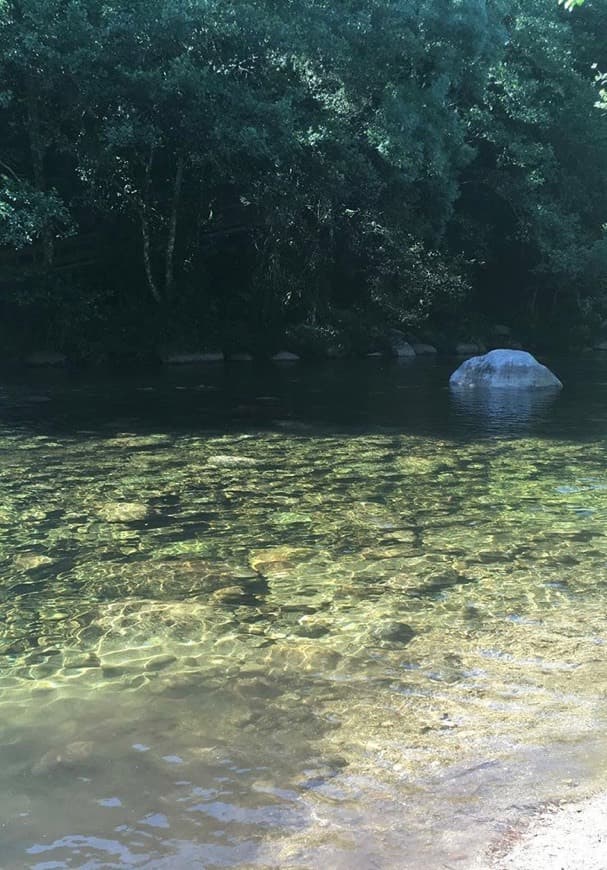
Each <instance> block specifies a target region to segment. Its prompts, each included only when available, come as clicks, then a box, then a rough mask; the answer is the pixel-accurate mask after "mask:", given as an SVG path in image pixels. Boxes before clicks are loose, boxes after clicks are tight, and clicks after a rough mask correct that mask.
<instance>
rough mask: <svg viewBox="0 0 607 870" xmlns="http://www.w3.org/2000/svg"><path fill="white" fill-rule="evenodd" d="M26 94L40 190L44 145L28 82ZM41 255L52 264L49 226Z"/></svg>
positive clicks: (43, 185)
mask: <svg viewBox="0 0 607 870" xmlns="http://www.w3.org/2000/svg"><path fill="white" fill-rule="evenodd" d="M27 88H28V95H27V118H28V128H29V129H28V133H29V140H30V154H31V158H32V170H33V176H34V184H35V185H36V187H37V188H38V190H40V191H41V192H44V191H45V190H46V173H45V171H44V158H45V154H46V146H45V144H44V141H43V137H42V133H41V131H40V113H39V111H38V101H37V99H36V96H35V94H34V93H33V90H32V85H31V84H29V83H28V85H27ZM42 257H43V263H44V265H45V266H46V267H47V268H50V267H51V266H52V265H53V260H54V257H55V246H54V241H53V233H52V230H51V228H50V227H44V228H43V230H42Z"/></svg>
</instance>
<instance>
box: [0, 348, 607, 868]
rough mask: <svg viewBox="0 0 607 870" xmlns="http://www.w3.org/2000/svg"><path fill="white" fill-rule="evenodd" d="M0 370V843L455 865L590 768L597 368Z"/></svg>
mask: <svg viewBox="0 0 607 870" xmlns="http://www.w3.org/2000/svg"><path fill="white" fill-rule="evenodd" d="M557 371H558V373H559V375H560V376H562V378H563V379H564V380H565V381H566V383H567V389H566V390H565V391H564V393H563V395H562V396H561V397H559V398H558V399H556V401H555V402H551V400H549V399H544V400H542V401H540V403H539V405H533V406H529V404H528V403H523V404H520V403H518V404H517V403H514V404H512V403H510V406H508V407H503V406H502V407H495V406H490V405H487V404H484V405H483V404H482V403H480V404H477V405H475V406H474V407H463V408H462V407H460V406H458V404H457V403H456V402H455V401H454V400H453V399H452V398H451V397H450V396H449V393H448V391H447V390H446V389H445V386H444V385H445V382H446V376H447V374H448V369H447V368H443V367H442V366H441V365H421V364H419V363H416V364H415V365H414V366H407V367H398V366H383V365H377V366H376V365H374V364H368V365H361V366H344V367H338V366H334V367H333V368H326V369H325V368H318V369H302V370H299V369H297V368H283V369H279V370H267V371H263V370H262V371H256V370H254V371H253V372H252V373H250V372H246V373H242V372H240V371H238V370H237V369H236V370H234V371H231V370H227V371H224V369H223V368H221V369H219V368H217V369H214V368H209V369H203V370H198V371H192V372H179V373H177V374H164V375H159V376H157V377H147V378H141V379H138V378H136V377H134V378H133V379H131V380H130V381H124V380H123V381H114V382H112V381H97V382H91V381H88V382H87V381H86V380H76V379H74V378H70V377H69V376H66V375H57V376H44V377H42V376H40V378H38V380H37V381H36V382H35V383H32V382H30V383H28V382H26V381H24V380H21V381H16V380H12V381H10V380H7V381H6V382H5V385H4V388H3V392H2V400H1V402H2V419H3V423H2V424H1V425H0V463H1V465H0V467H1V471H2V474H1V479H0V496H1V497H0V529H1V535H0V560H1V561H0V568H1V572H2V583H1V586H0V595H1V598H2V615H3V619H2V622H1V625H0V656H1V669H0V714H1V715H0V723H1V724H0V730H1V734H2V740H1V741H0V743H1V744H2V745H1V747H0V766H1V769H2V772H3V788H2V790H1V793H0V816H1V818H2V835H1V837H0V866H2V867H7V868H12V867H32V868H38V870H43V868H44V870H46V868H63V867H70V868H71V867H91V868H92V867H95V868H96V867H103V868H105V867H130V866H134V867H146V868H147V867H151V868H186V867H188V868H189V867H192V868H194V867H202V866H204V867H226V866H228V867H229V866H237V867H298V868H303V867H311V868H315V867H319V866H323V865H324V864H326V865H328V866H330V867H336V868H337V867H343V868H350V867H353V866H356V867H357V868H358V867H360V868H366V867H369V868H371V867H382V868H383V867H386V868H392V867H394V868H404V867H419V866H430V867H469V866H471V864H472V862H473V860H474V857H475V856H476V855H477V853H478V851H479V849H481V848H482V847H484V846H485V845H486V843H487V842H488V841H489V840H490V839H491V837H493V836H495V835H496V834H499V833H500V832H501V831H502V830H503V828H504V824H505V822H507V821H508V820H513V819H516V818H517V816H518V815H520V814H521V813H523V812H525V810H526V809H527V808H529V807H534V806H536V805H537V804H538V803H540V802H541V801H544V800H550V799H554V798H557V797H560V796H571V795H572V794H578V793H582V792H583V791H584V790H587V789H590V788H592V787H595V786H597V785H601V784H603V783H604V782H605V781H606V780H607V764H606V763H605V761H604V760H603V756H604V741H603V738H602V735H603V731H604V727H605V718H606V717H605V713H604V698H605V692H606V689H607V660H606V657H605V639H606V637H607V634H606V630H605V612H606V605H607V536H606V523H605V520H606V517H607V463H606V460H607V442H606V441H605V434H606V433H607V402H606V401H605V399H607V384H605V383H604V382H603V381H602V378H603V377H604V372H603V374H601V364H600V362H597V361H592V360H591V361H589V362H588V363H586V364H585V365H584V366H580V365H572V364H570V363H562V364H561V366H560V367H558V368H557Z"/></svg>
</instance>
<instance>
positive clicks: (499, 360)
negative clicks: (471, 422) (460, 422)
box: [449, 349, 563, 390]
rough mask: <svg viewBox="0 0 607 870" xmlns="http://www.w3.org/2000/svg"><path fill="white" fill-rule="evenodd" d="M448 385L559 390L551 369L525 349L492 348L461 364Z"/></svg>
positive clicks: (560, 386)
mask: <svg viewBox="0 0 607 870" xmlns="http://www.w3.org/2000/svg"><path fill="white" fill-rule="evenodd" d="M449 385H450V386H451V387H457V388H458V389H459V388H477V387H490V388H494V387H500V388H503V387H507V388H510V389H538V388H543V389H545V388H547V387H548V388H549V387H551V388H552V389H559V390H560V389H561V388H562V386H563V385H562V383H561V382H560V381H559V379H558V378H557V377H556V375H553V374H552V372H551V371H550V369H548V368H546V366H543V365H542V364H541V363H539V362H538V361H537V360H536V359H535V357H534V356H532V355H531V354H530V353H527V352H526V351H524V350H505V349H499V350H492V351H490V352H489V353H486V354H484V355H483V356H473V357H471V358H470V359H467V360H466V361H465V362H463V363H462V364H461V366H460V367H459V368H458V369H457V370H456V371H454V372H453V374H452V375H451V377H450V379H449Z"/></svg>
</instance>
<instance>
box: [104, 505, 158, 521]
mask: <svg viewBox="0 0 607 870" xmlns="http://www.w3.org/2000/svg"><path fill="white" fill-rule="evenodd" d="M97 513H98V514H99V516H100V517H101V518H102V519H103V520H105V521H106V522H107V523H133V522H141V520H145V519H146V518H147V516H148V515H149V508H148V506H147V505H145V504H143V503H142V502H138V501H109V502H106V503H105V504H104V505H101V507H100V508H99V509H98V510H97Z"/></svg>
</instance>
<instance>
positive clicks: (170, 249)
mask: <svg viewBox="0 0 607 870" xmlns="http://www.w3.org/2000/svg"><path fill="white" fill-rule="evenodd" d="M184 167H185V158H184V156H183V154H180V155H179V157H178V158H177V168H176V170H175V182H174V184H173V202H172V206H171V217H170V222H169V237H168V240H167V248H166V268H165V282H164V283H165V292H166V296H167V299H170V298H171V296H172V295H173V287H174V284H175V243H176V241H177V216H178V213H179V204H180V202H181V188H182V186H183V171H184Z"/></svg>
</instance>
